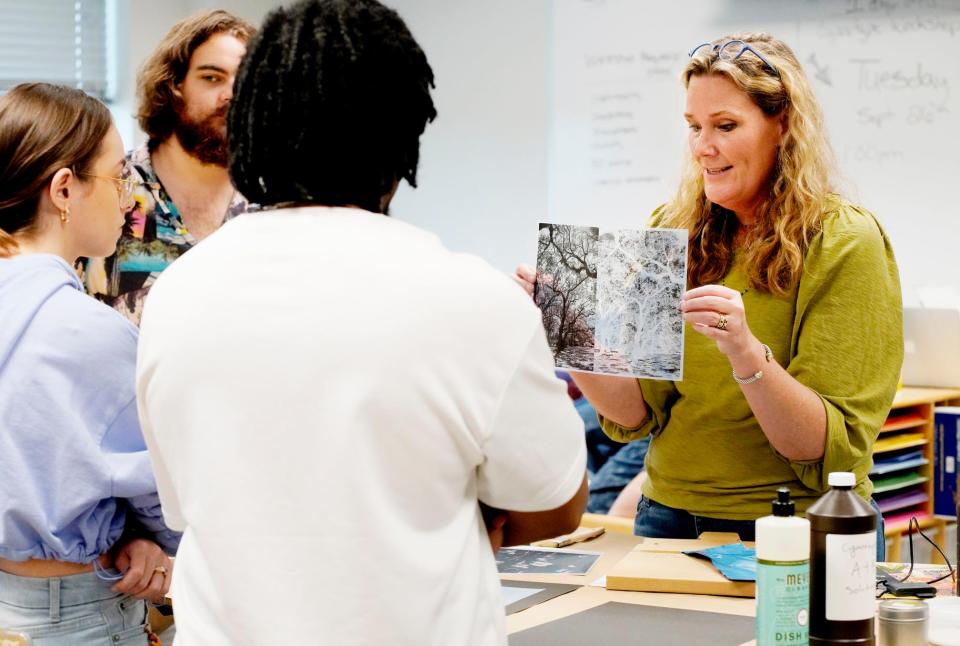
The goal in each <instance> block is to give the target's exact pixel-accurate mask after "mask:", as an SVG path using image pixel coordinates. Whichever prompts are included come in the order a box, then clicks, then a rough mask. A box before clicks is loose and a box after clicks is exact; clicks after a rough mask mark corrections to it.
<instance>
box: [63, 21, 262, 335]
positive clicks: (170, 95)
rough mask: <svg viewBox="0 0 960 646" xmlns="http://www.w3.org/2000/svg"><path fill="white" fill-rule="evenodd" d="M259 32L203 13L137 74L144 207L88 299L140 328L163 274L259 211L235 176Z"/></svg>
mask: <svg viewBox="0 0 960 646" xmlns="http://www.w3.org/2000/svg"><path fill="white" fill-rule="evenodd" d="M254 31H255V30H254V27H253V26H252V25H251V24H249V23H248V22H246V21H244V20H243V19H241V18H238V17H237V16H234V15H232V14H229V13H227V12H225V11H221V10H211V11H204V12H201V13H198V14H196V15H194V16H191V17H189V18H186V19H185V20H182V21H181V22H179V23H177V24H176V25H174V27H173V28H172V29H171V30H170V32H169V33H168V34H167V35H166V37H165V38H164V39H163V42H161V43H160V45H159V46H158V47H157V49H156V50H155V51H154V53H153V54H152V55H151V56H150V58H149V59H147V61H146V62H145V63H144V65H143V67H142V68H141V69H140V72H139V74H138V75H137V99H138V106H137V119H138V121H139V123H140V127H141V128H142V129H143V131H144V132H145V133H146V134H147V141H146V143H145V144H143V145H142V146H140V147H139V148H136V149H134V150H132V151H131V152H130V153H129V155H128V156H127V158H128V161H129V163H128V165H127V167H128V170H127V172H128V174H129V176H128V177H127V179H128V181H130V182H133V183H134V185H135V190H134V201H135V206H134V208H133V210H132V211H130V213H128V214H127V218H126V224H125V225H124V228H123V236H122V237H121V238H120V242H119V244H118V245H117V252H116V254H115V255H113V256H111V257H109V258H94V259H89V260H88V261H87V262H86V263H85V265H84V266H83V267H82V271H83V278H84V283H85V285H86V288H87V291H88V292H89V293H90V294H92V295H94V296H96V297H97V298H99V299H101V300H103V301H104V302H106V303H107V304H109V305H111V306H112V307H114V308H115V309H117V310H118V311H119V312H120V313H121V314H123V315H124V316H126V317H127V318H128V319H130V320H131V321H132V322H133V323H134V324H135V325H139V323H140V315H141V313H142V311H143V302H144V299H145V298H146V295H147V293H148V292H149V290H150V287H151V286H152V285H153V282H154V281H155V280H156V278H157V276H159V275H160V272H162V271H163V270H164V269H165V268H166V267H167V266H168V265H169V264H170V263H171V262H173V261H174V260H175V259H177V258H178V257H179V256H181V255H182V254H183V253H185V252H186V251H188V250H189V249H190V248H191V247H193V246H194V245H195V244H197V242H199V241H200V240H202V239H203V238H205V237H207V236H208V235H210V234H211V233H213V232H214V231H216V230H217V228H219V227H220V225H221V224H223V223H224V222H225V221H226V220H229V219H230V218H232V217H234V216H236V215H238V214H240V213H244V212H246V211H248V210H250V209H251V205H249V204H248V202H247V200H246V199H245V198H244V197H243V196H242V195H241V194H240V193H239V192H237V190H236V189H235V188H234V187H233V184H232V183H231V181H230V175H229V173H228V170H227V162H228V152H227V130H226V117H227V110H228V109H229V107H230V100H231V99H232V98H233V82H234V77H235V76H236V73H237V68H238V67H239V65H240V60H241V59H242V58H243V55H244V53H245V52H246V47H247V42H248V41H249V40H250V38H251V37H252V35H253V33H254Z"/></svg>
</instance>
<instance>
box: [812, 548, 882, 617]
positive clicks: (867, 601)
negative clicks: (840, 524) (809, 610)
mask: <svg viewBox="0 0 960 646" xmlns="http://www.w3.org/2000/svg"><path fill="white" fill-rule="evenodd" d="M826 556H827V562H826V567H827V572H826V577H825V578H826V583H827V586H826V595H825V599H824V600H825V601H826V616H827V619H828V620H830V621H858V620H861V619H871V618H873V615H874V612H875V611H876V589H877V580H876V576H877V533H876V532H867V533H866V534H827V555H826Z"/></svg>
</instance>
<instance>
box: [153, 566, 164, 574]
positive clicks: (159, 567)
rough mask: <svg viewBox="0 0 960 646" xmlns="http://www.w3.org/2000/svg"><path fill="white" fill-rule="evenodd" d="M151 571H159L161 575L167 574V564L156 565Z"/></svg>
mask: <svg viewBox="0 0 960 646" xmlns="http://www.w3.org/2000/svg"><path fill="white" fill-rule="evenodd" d="M153 571H154V572H159V573H160V574H162V575H163V576H167V566H165V565H158V566H157V567H155V568H153Z"/></svg>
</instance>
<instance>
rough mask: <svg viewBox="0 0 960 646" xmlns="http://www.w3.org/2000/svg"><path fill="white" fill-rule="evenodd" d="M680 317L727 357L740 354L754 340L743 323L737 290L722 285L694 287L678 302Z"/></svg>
mask: <svg viewBox="0 0 960 646" xmlns="http://www.w3.org/2000/svg"><path fill="white" fill-rule="evenodd" d="M680 308H681V309H682V310H683V319H684V320H685V321H687V322H688V323H690V324H691V325H693V329H694V330H696V331H697V332H699V333H700V334H702V335H704V336H706V337H709V338H711V339H713V340H714V341H716V342H717V349H719V350H720V352H722V353H723V354H725V355H726V356H727V357H728V358H732V357H736V356H738V355H742V354H744V353H746V352H748V351H749V349H750V348H751V347H753V346H754V345H756V344H757V341H756V340H755V339H754V337H753V333H752V332H750V328H749V327H748V326H747V317H746V312H745V310H744V308H743V299H741V298H740V292H738V291H737V290H735V289H730V288H729V287H724V286H723V285H703V286H701V287H695V288H694V289H691V290H690V291H688V292H687V293H686V294H684V295H683V300H682V301H681V303H680Z"/></svg>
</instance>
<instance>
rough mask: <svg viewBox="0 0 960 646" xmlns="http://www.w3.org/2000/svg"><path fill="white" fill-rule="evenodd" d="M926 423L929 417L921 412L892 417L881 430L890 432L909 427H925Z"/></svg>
mask: <svg viewBox="0 0 960 646" xmlns="http://www.w3.org/2000/svg"><path fill="white" fill-rule="evenodd" d="M926 423H927V419H926V418H925V417H924V416H923V415H920V414H910V415H903V416H897V417H890V418H888V419H887V421H886V422H884V424H883V426H882V427H881V428H880V432H881V433H889V432H891V431H902V430H904V429H908V428H923V426H924V425H925V424H926Z"/></svg>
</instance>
